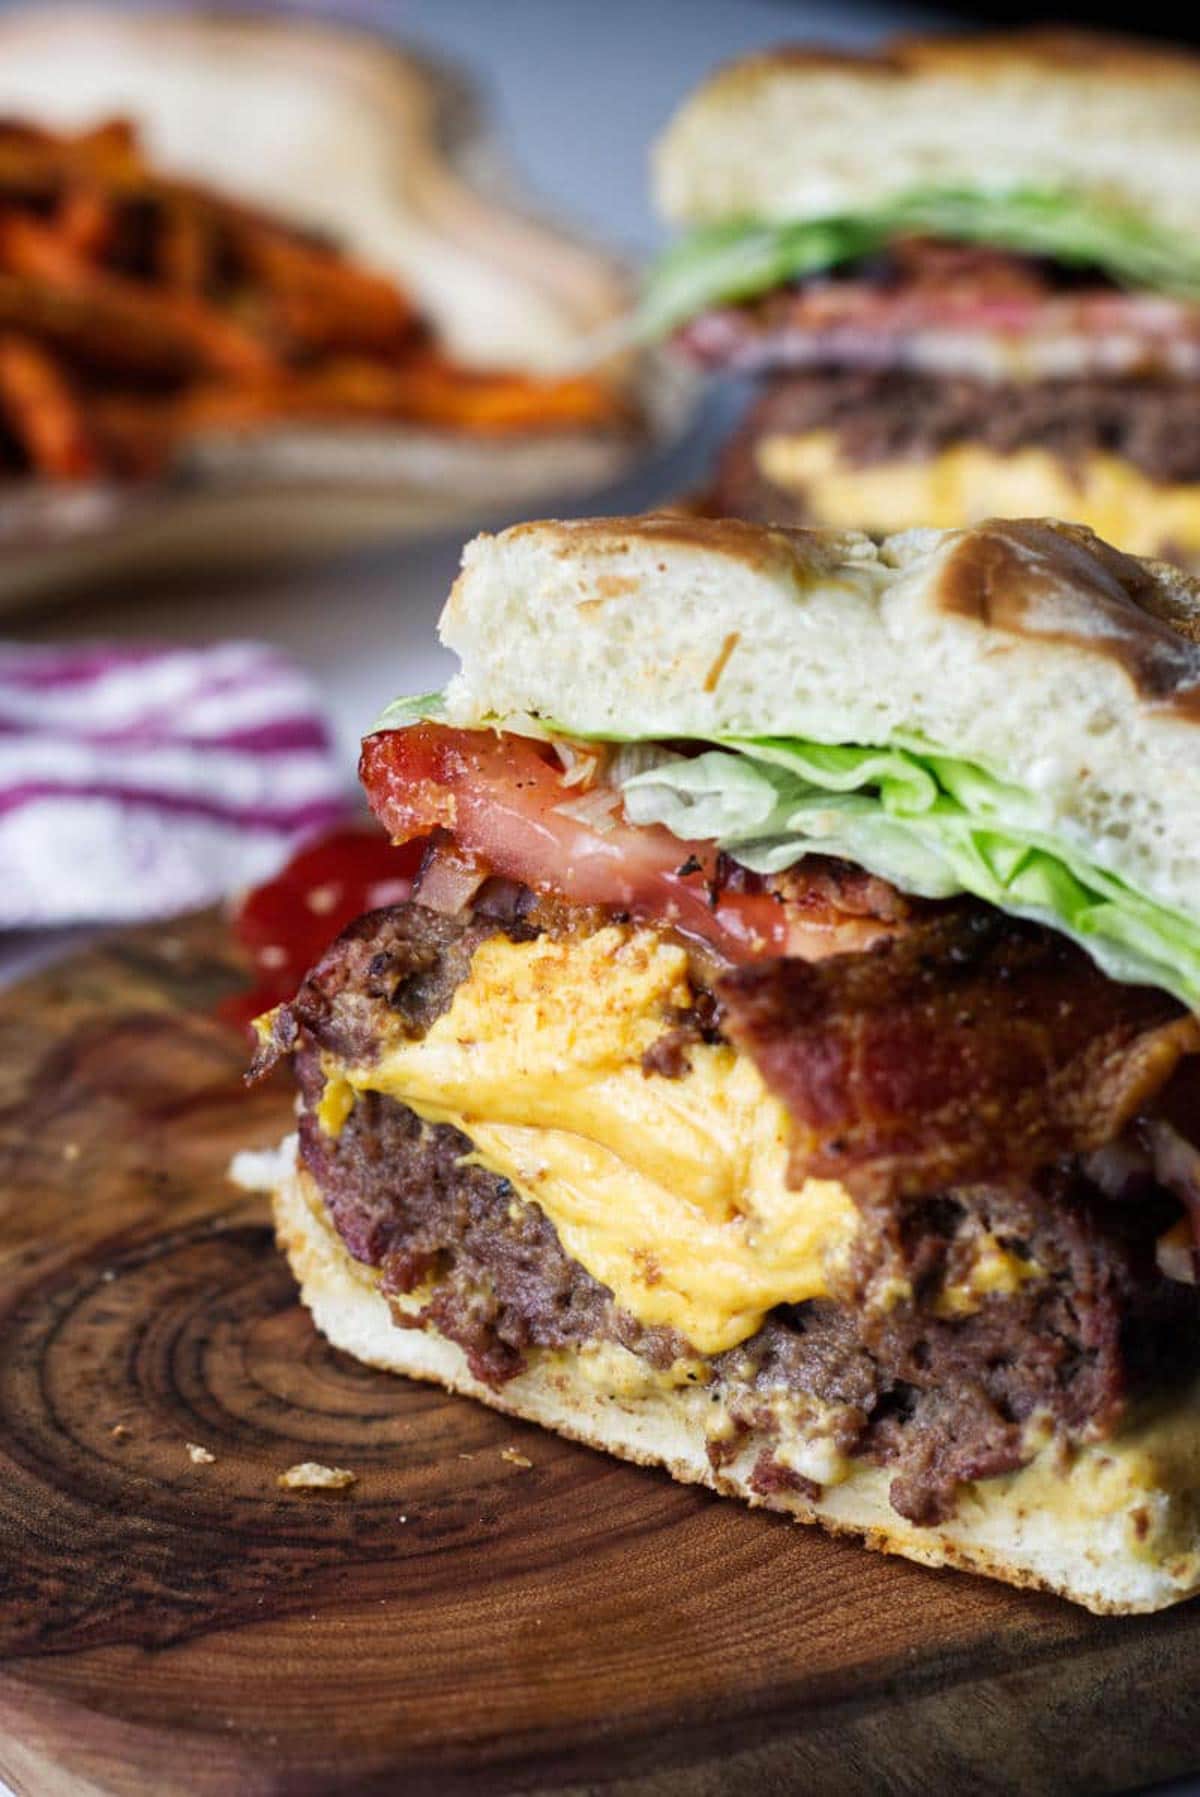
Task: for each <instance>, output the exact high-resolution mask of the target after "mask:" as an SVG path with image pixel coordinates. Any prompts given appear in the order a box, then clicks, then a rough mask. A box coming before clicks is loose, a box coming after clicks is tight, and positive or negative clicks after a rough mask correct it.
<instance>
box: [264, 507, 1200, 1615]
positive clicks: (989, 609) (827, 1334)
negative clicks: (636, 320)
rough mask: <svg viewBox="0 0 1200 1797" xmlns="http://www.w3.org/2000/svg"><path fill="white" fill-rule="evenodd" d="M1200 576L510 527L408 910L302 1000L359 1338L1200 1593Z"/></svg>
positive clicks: (307, 1265)
mask: <svg viewBox="0 0 1200 1797" xmlns="http://www.w3.org/2000/svg"><path fill="white" fill-rule="evenodd" d="M1198 624H1200V584H1197V583H1194V582H1192V581H1191V580H1190V579H1189V578H1188V577H1186V576H1184V575H1182V574H1180V573H1179V572H1177V571H1175V570H1173V569H1170V568H1168V567H1166V566H1163V565H1156V564H1153V563H1148V562H1144V561H1139V560H1136V559H1134V558H1132V557H1130V556H1127V555H1125V554H1122V553H1119V552H1117V551H1115V550H1113V549H1111V548H1110V547H1108V546H1107V545H1106V544H1105V543H1103V542H1102V541H1100V540H1099V539H1098V538H1096V537H1094V536H1092V535H1091V534H1090V533H1089V532H1088V531H1086V530H1084V529H1081V528H1078V527H1071V526H1064V525H1060V524H1054V523H1046V522H1037V521H1017V522H1014V521H1002V522H992V523H988V524H984V525H981V526H978V527H975V528H971V529H964V530H957V531H947V532H938V531H931V530H924V531H915V532H910V533H907V534H901V535H896V536H892V537H889V538H887V539H885V540H884V541H882V542H878V543H877V542H876V541H875V540H873V539H872V538H870V537H868V536H866V535H865V534H855V533H838V532H832V531H813V532H806V531H793V530H787V529H772V528H767V527H765V526H761V525H756V524H753V523H750V522H745V521H719V520H706V519H701V518H688V517H668V516H661V517H653V516H652V517H643V518H635V519H604V520H598V521H576V522H570V523H534V524H526V525H521V526H518V527H516V528H514V529H510V530H507V531H504V532H503V533H502V534H500V535H496V536H483V537H480V538H479V539H477V540H476V541H475V542H474V543H472V544H471V545H470V546H469V547H468V549H467V550H466V553H465V557H464V561H463V569H462V573H461V576H460V578H459V580H458V581H457V583H456V585H455V587H454V589H453V592H452V594H451V596H450V599H449V602H448V604H447V606H446V609H445V612H444V614H443V618H442V623H441V631H442V636H443V639H444V641H445V642H446V643H447V644H448V645H449V647H450V648H452V649H453V650H454V651H456V652H457V655H458V657H459V660H460V664H461V666H460V670H459V672H458V673H457V674H456V676H455V677H454V679H453V680H452V681H451V682H450V684H449V686H448V687H447V689H446V690H445V692H444V693H442V694H427V695H424V696H422V697H419V698H415V699H402V700H399V701H397V702H396V703H395V704H394V705H393V706H391V707H390V708H389V709H388V711H387V712H386V713H385V714H384V716H383V717H382V718H381V719H380V720H379V722H378V724H377V725H376V727H375V728H374V729H373V730H372V731H371V733H370V734H369V735H368V736H367V738H366V739H365V742H364V745H363V753H362V768H361V771H362V779H363V783H364V786H365V789H366V793H367V797H368V799H369V800H370V803H371V805H372V807H373V809H374V811H375V813H376V815H377V817H378V818H379V819H380V821H381V822H382V824H383V825H384V827H385V829H386V830H387V831H388V832H389V833H390V835H391V836H392V837H393V838H394V839H395V840H396V841H397V842H403V843H409V844H420V845H422V852H421V857H420V868H419V872H418V874H417V876H416V878H415V882H414V884H413V886H412V889H411V894H410V896H409V898H408V899H407V900H406V901H405V902H404V903H402V904H397V905H393V906H390V907H386V908H383V909H380V910H376V911H372V912H370V913H369V914H368V915H366V916H363V917H360V918H359V919H357V921H355V922H353V923H352V924H351V925H350V927H349V928H348V929H347V930H346V931H345V932H344V933H343V934H342V936H341V937H340V938H339V939H338V940H337V941H336V942H335V943H334V944H333V946H332V947H331V948H330V949H328V950H327V951H326V952H325V953H324V955H323V956H322V957H321V958H320V959H319V960H318V961H317V964H316V965H315V966H314V967H313V968H312V970H311V971H310V972H309V973H308V975H307V977H306V978H305V979H304V980H303V982H302V984H301V985H300V988H299V990H298V992H297V993H296V994H295V996H294V997H293V998H291V999H290V1000H289V1001H288V1002H285V1003H283V1004H281V1005H280V1006H278V1007H277V1008H276V1009H275V1010H274V1011H273V1012H271V1013H270V1014H269V1015H267V1016H265V1017H263V1018H262V1019H261V1020H260V1021H259V1024H258V1030H259V1035H260V1049H259V1055H258V1069H259V1070H260V1071H262V1070H265V1069H266V1068H268V1067H271V1066H273V1065H274V1064H275V1063H276V1062H277V1061H279V1060H280V1059H281V1058H285V1057H290V1058H291V1061H292V1063H293V1066H294V1070H295V1076H296V1079H297V1082H298V1086H299V1130H298V1135H297V1137H296V1138H295V1139H293V1140H290V1141H289V1142H287V1143H285V1144H284V1145H283V1147H282V1148H281V1150H280V1152H279V1155H278V1158H277V1162H276V1164H275V1166H274V1168H273V1170H272V1174H271V1179H272V1183H273V1186H274V1190H275V1206H276V1218H277V1227H278V1234H279V1239H280V1241H281V1243H282V1245H283V1248H284V1250H285V1251H286V1253H287V1255H288V1256H289V1258H290V1261H291V1264H292V1266H293V1268H294V1270H295V1273H296V1276H297V1278H298V1280H299V1282H300V1285H301V1289H302V1293H303V1297H304V1301H305V1302H306V1304H307V1305H308V1306H309V1307H310V1309H311V1311H312V1314H313V1317H314V1318H315V1321H316V1323H317V1326H318V1327H319V1328H320V1329H321V1330H322V1331H323V1332H324V1334H325V1335H326V1336H327V1337H328V1339H329V1340H330V1341H331V1342H333V1343H335V1344H336V1345H337V1346H338V1347H339V1348H342V1349H345V1350H346V1351H347V1352H349V1353H350V1354H352V1355H355V1356H357V1357H358V1358H359V1359H360V1360H363V1361H366V1362H369V1363H371V1364H373V1365H376V1366H380V1367H385V1368H389V1369H392V1370H394V1371H395V1372H398V1373H405V1374H408V1375H411V1376H413V1377H416V1378H421V1379H431V1380H435V1381H437V1382H438V1383H440V1384H441V1385H444V1386H446V1387H448V1388H450V1389H451V1390H454V1391H458V1392H462V1393H464V1394H467V1395H469V1396H471V1397H474V1398H477V1399H480V1400H482V1401H483V1402H484V1403H486V1404H490V1405H493V1406H494V1407H496V1408H497V1409H499V1410H503V1411H507V1412H509V1413H511V1414H512V1415H515V1416H518V1417H523V1418H527V1419H529V1420H530V1421H532V1422H535V1423H540V1424H543V1425H545V1426H546V1427H547V1428H550V1429H553V1430H556V1431H558V1432H559V1433H561V1434H564V1435H567V1436H570V1437H572V1438H574V1439H576V1440H578V1441H582V1442H587V1443H590V1444H592V1445H593V1446H595V1447H597V1448H602V1449H606V1450H608V1451H610V1452H612V1453H615V1454H618V1455H621V1456H624V1457H625V1458H627V1459H630V1460H636V1461H642V1462H647V1463H653V1464H655V1465H659V1466H663V1467H665V1468H667V1469H668V1471H670V1472H671V1473H672V1474H674V1475H675V1477H677V1478H679V1479H682V1480H688V1481H695V1482H700V1483H703V1484H705V1485H708V1486H710V1487H712V1488H713V1489H714V1490H716V1491H718V1492H723V1493H727V1494H729V1495H733V1496H738V1497H741V1498H744V1499H746V1500H748V1501H749V1502H750V1503H753V1504H762V1505H766V1506H769V1507H770V1508H772V1509H775V1510H781V1511H784V1512H787V1513H789V1514H790V1515H792V1516H794V1517H795V1518H797V1519H798V1520H800V1521H804V1522H819V1523H821V1524H823V1525H825V1526H826V1527H827V1528H830V1529H834V1530H840V1531H848V1532H850V1533H852V1534H854V1535H857V1536H860V1537H862V1538H863V1539H864V1540H865V1541H866V1542H867V1543H868V1544H869V1545H871V1546H874V1547H878V1548H884V1549H887V1550H889V1551H892V1552H896V1553H901V1554H904V1555H907V1556H908V1557H909V1558H911V1559H915V1560H921V1561H925V1562H927V1563H929V1564H934V1565H941V1564H952V1565H956V1566H962V1567H968V1568H973V1569H975V1570H977V1571H981V1572H985V1573H990V1574H992V1575H994V1576H996V1577H998V1578H1001V1579H1006V1580H1009V1581H1011V1582H1012V1583H1015V1584H1023V1585H1039V1586H1045V1587H1048V1588H1050V1589H1052V1590H1055V1591H1058V1592H1061V1593H1063V1594H1064V1595H1065V1596H1067V1597H1070V1598H1073V1599H1075V1600H1076V1601H1077V1602H1079V1603H1083V1604H1086V1605H1088V1606H1089V1607H1091V1608H1093V1609H1096V1610H1113V1611H1135V1610H1152V1609H1156V1608H1159V1607H1161V1606H1163V1605H1166V1604H1169V1603H1173V1602H1175V1601H1176V1600H1177V1599H1180V1598H1183V1597H1185V1596H1187V1595H1188V1594H1189V1593H1190V1592H1192V1591H1194V1590H1195V1589H1197V1587H1200V1386H1198V1384H1197V1372H1198V1370H1200V1366H1198V1363H1200V1327H1198V1324H1200V1296H1198V1288H1197V1282H1196V1281H1197V1239H1198V1236H1197V1230H1198V1226H1200V1158H1198V1150H1197V1146H1196V1142H1197V1140H1198V1139H1200V1137H1198V1130H1200V1109H1198V1108H1197V1094H1198V1092H1200V1086H1198V1084H1197V1072H1198V1070H1200V1060H1198V1057H1197V1050H1198V1049H1200V1028H1198V1025H1197V1021H1196V1017H1195V1012H1196V1009H1197V1006H1198V1005H1200V875H1198V874H1197V861H1196V856H1195V848H1194V845H1195V840H1196V834H1197V830H1198V828H1200V772H1198V771H1197V769H1198V767H1200V763H1198V761H1197V757H1196V753H1195V745H1196V739H1197V732H1198V730H1200V640H1198V630H1197V626H1198Z"/></svg>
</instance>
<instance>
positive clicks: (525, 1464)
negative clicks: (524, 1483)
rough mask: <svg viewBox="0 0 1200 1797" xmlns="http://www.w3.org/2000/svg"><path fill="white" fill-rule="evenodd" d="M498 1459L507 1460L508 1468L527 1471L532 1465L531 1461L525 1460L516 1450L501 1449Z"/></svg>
mask: <svg viewBox="0 0 1200 1797" xmlns="http://www.w3.org/2000/svg"><path fill="white" fill-rule="evenodd" d="M500 1458H501V1460H507V1461H508V1464H509V1465H510V1466H519V1467H521V1468H522V1469H523V1470H528V1468H529V1467H531V1466H532V1465H533V1461H532V1460H527V1459H526V1458H525V1455H524V1454H518V1452H517V1450H516V1448H501V1449H500Z"/></svg>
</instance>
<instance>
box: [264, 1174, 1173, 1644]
mask: <svg viewBox="0 0 1200 1797" xmlns="http://www.w3.org/2000/svg"><path fill="white" fill-rule="evenodd" d="M275 1222H276V1229H277V1232H278V1236H279V1242H280V1246H281V1247H282V1248H283V1250H284V1251H285V1253H286V1254H287V1256H288V1259H289V1261H290V1262H291V1266H292V1270H293V1272H294V1273H295V1275H296V1278H297V1279H298V1280H299V1282H300V1288H301V1296H302V1298H303V1300H304V1302H305V1304H306V1305H307V1306H308V1308H309V1310H310V1311H311V1312H312V1315H313V1320H314V1321H315V1323H316V1325H317V1327H318V1329H320V1331H321V1333H322V1334H323V1335H324V1336H325V1337H326V1338H327V1339H328V1340H329V1341H330V1342H332V1343H333V1344H334V1346H335V1347H338V1348H341V1349H343V1350H344V1351H345V1352H346V1353H348V1354H352V1355H354V1357H355V1358H356V1359H357V1360H362V1361H365V1362H367V1363H368V1364H369V1365H371V1366H377V1367H382V1368H385V1369H386V1370H387V1371H389V1372H394V1373H406V1374H408V1376H409V1377H410V1378H414V1379H429V1380H432V1381H433V1382H434V1383H435V1384H438V1385H444V1386H445V1387H446V1388H447V1389H448V1390H450V1391H456V1392H461V1393H463V1394H464V1395H465V1396H468V1397H473V1398H479V1399H480V1400H481V1401H482V1402H483V1403H485V1404H490V1405H491V1406H492V1407H493V1408H495V1409H497V1410H503V1411H507V1412H508V1413H509V1414H511V1415H513V1416H519V1417H523V1418H524V1419H525V1420H526V1421H528V1422H532V1423H540V1424H541V1425H542V1426H543V1427H544V1428H547V1429H553V1430H554V1431H555V1432H556V1433H557V1434H559V1435H565V1436H568V1437H569V1438H570V1439H571V1440H572V1441H580V1442H584V1443H586V1444H587V1445H588V1446H589V1447H594V1448H601V1449H605V1450H607V1451H608V1452H609V1453H612V1454H619V1455H620V1456H621V1457H622V1458H623V1459H625V1460H635V1461H638V1462H640V1463H641V1464H642V1465H648V1466H651V1465H652V1466H662V1467H665V1468H666V1469H667V1471H668V1472H670V1473H671V1475H672V1476H673V1477H674V1478H676V1479H680V1480H682V1481H684V1482H685V1483H688V1484H700V1485H708V1486H710V1487H711V1488H712V1489H713V1490H714V1491H719V1492H723V1493H724V1494H726V1495H727V1496H730V1497H740V1498H744V1499H745V1500H746V1502H747V1503H750V1504H761V1503H763V1502H764V1500H763V1499H762V1498H760V1497H758V1496H756V1495H755V1493H754V1492H753V1491H751V1489H750V1484H749V1480H750V1475H751V1470H752V1467H753V1462H754V1458H755V1456H756V1454H757V1452H758V1448H759V1446H760V1445H761V1444H759V1443H756V1442H754V1441H753V1440H752V1441H751V1444H750V1445H749V1446H748V1447H747V1448H746V1450H745V1452H744V1453H742V1454H741V1455H739V1457H738V1459H737V1460H736V1461H734V1462H732V1463H731V1464H729V1465H727V1466H725V1467H723V1468H722V1469H721V1470H720V1471H715V1470H714V1469H713V1467H712V1466H711V1465H710V1463H709V1459H708V1455H707V1452H706V1437H705V1432H704V1426H703V1421H702V1416H701V1412H702V1409H703V1404H704V1398H705V1394H704V1393H703V1392H700V1393H695V1392H692V1393H689V1392H688V1391H687V1390H686V1389H685V1390H673V1391H662V1390H657V1389H655V1388H654V1387H653V1386H652V1385H646V1386H645V1387H643V1388H641V1389H634V1388H633V1387H632V1386H631V1384H630V1383H628V1382H622V1384H621V1387H620V1389H619V1390H617V1389H614V1388H612V1387H610V1388H608V1389H606V1388H605V1387H604V1385H603V1384H601V1383H598V1381H597V1377H596V1374H595V1371H594V1370H589V1371H587V1372H585V1371H584V1369H583V1367H582V1365H581V1362H580V1359H579V1357H578V1356H574V1355H571V1354H569V1353H565V1352H559V1351H555V1352H550V1351H546V1350H543V1351H537V1350H535V1351H533V1352H532V1353H531V1354H530V1355H529V1364H528V1368H527V1370H526V1371H525V1372H524V1373H522V1374H520V1375H519V1376H518V1377H517V1378H515V1379H512V1380H510V1381H509V1382H508V1383H507V1384H506V1385H504V1386H503V1387H502V1388H501V1390H500V1391H498V1392H497V1391H492V1390H491V1389H490V1388H489V1387H487V1386H485V1385H481V1384H480V1382H479V1381H478V1380H477V1379H476V1378H474V1377H473V1376H472V1374H471V1372H470V1370H469V1369H468V1366H467V1363H466V1359H465V1357H464V1355H463V1353H462V1350H461V1349H460V1348H458V1347H457V1346H456V1345H455V1344H454V1343H453V1342H451V1341H448V1340H447V1339H446V1338H445V1337H443V1336H441V1335H439V1334H438V1333H437V1331H436V1330H433V1329H424V1330H416V1329H401V1328H397V1327H396V1325H395V1323H394V1322H393V1321H392V1316H391V1312H390V1309H389V1306H388V1301H387V1300H386V1299H385V1298H384V1297H383V1296H382V1295H381V1293H380V1292H379V1290H378V1288H377V1286H376V1283H375V1280H374V1276H373V1275H372V1274H371V1272H370V1271H369V1270H368V1269H366V1268H364V1267H362V1266H360V1265H359V1264H358V1263H357V1262H356V1261H354V1260H352V1259H351V1258H350V1256H349V1254H348V1253H347V1252H346V1250H345V1248H344V1247H343V1245H342V1243H341V1240H340V1239H339V1237H338V1236H337V1235H336V1234H335V1232H334V1231H333V1229H332V1228H331V1226H330V1224H329V1223H328V1221H327V1220H326V1217H325V1214H324V1208H323V1206H322V1204H321V1201H320V1198H319V1196H318V1194H317V1191H316V1188H315V1187H314V1186H313V1184H312V1182H311V1180H310V1179H309V1177H308V1175H307V1174H306V1173H305V1172H303V1171H302V1170H300V1169H298V1168H297V1166H296V1164H295V1160H294V1156H293V1154H292V1152H291V1151H290V1149H289V1150H288V1151H287V1152H286V1153H284V1154H282V1155H281V1158H280V1162H279V1165H278V1168H277V1172H276V1183H275ZM616 1352H618V1353H622V1352H623V1351H622V1350H617V1351H616ZM627 1358H628V1359H629V1360H630V1362H631V1363H632V1361H633V1356H627ZM631 1394H632V1395H631ZM888 1478H889V1476H888V1474H887V1472H886V1471H885V1470H883V1469H881V1468H878V1467H871V1466H868V1465H866V1464H865V1463H861V1462H860V1463H855V1464H854V1467H853V1470H852V1471H851V1473H850V1474H849V1476H848V1477H847V1478H845V1479H844V1480H843V1481H842V1482H841V1483H840V1484H837V1485H832V1486H827V1487H826V1488H825V1490H824V1494H823V1496H822V1497H821V1498H820V1500H819V1501H817V1502H810V1501H809V1500H808V1499H806V1498H803V1497H799V1496H797V1495H795V1494H794V1493H790V1492H780V1493H777V1494H773V1495H772V1496H771V1498H770V1499H769V1500H767V1502H768V1503H769V1506H770V1507H771V1508H773V1509H778V1510H785V1511H788V1512H790V1514H791V1515H792V1516H794V1517H795V1519H796V1520H797V1521H798V1522H816V1523H820V1524H822V1525H823V1526H824V1527H825V1528H827V1529H831V1530H833V1531H835V1532H837V1533H839V1534H852V1535H857V1536H860V1537H861V1538H862V1539H863V1541H864V1542H865V1543H866V1545H867V1546H868V1547H872V1548H877V1549H879V1550H881V1551H882V1552H884V1553H893V1554H903V1555H904V1556H905V1558H907V1559H910V1560H919V1561H921V1562H923V1563H924V1564H925V1565H928V1566H960V1567H964V1568H965V1569H967V1570H968V1571H971V1572H981V1573H987V1574H989V1575H990V1576H991V1577H993V1578H998V1579H1004V1580H1005V1581H1007V1582H1008V1583H1009V1584H1012V1585H1027V1586H1039V1587H1042V1588H1044V1589H1046V1590H1050V1591H1057V1592H1059V1593H1061V1595H1062V1596H1064V1597H1069V1598H1071V1599H1073V1601H1074V1602H1076V1603H1080V1604H1084V1605H1086V1606H1087V1608H1088V1609H1090V1610H1097V1611H1112V1612H1121V1613H1125V1612H1134V1611H1145V1610H1158V1609H1162V1608H1163V1607H1165V1606H1166V1605H1168V1604H1172V1603H1177V1602H1179V1600H1180V1599H1181V1598H1184V1597H1187V1596H1189V1595H1190V1594H1191V1593H1192V1592H1193V1591H1195V1590H1197V1589H1198V1588H1200V1506H1198V1499H1200V1409H1198V1408H1197V1403H1196V1394H1193V1395H1192V1396H1191V1397H1190V1399H1189V1400H1188V1402H1187V1403H1186V1404H1184V1403H1183V1402H1181V1403H1180V1404H1179V1405H1178V1406H1177V1409H1176V1410H1175V1412H1174V1413H1173V1414H1171V1415H1169V1416H1165V1417H1160V1418H1159V1419H1158V1420H1157V1421H1155V1422H1153V1423H1143V1424H1142V1425H1141V1426H1140V1427H1139V1428H1137V1429H1136V1430H1131V1431H1130V1432H1129V1433H1128V1434H1127V1435H1126V1436H1125V1437H1123V1438H1121V1439H1119V1440H1117V1441H1115V1442H1110V1443H1106V1444H1105V1445H1104V1446H1103V1447H1095V1448H1085V1449H1083V1450H1082V1451H1080V1452H1079V1453H1078V1454H1077V1455H1076V1456H1075V1458H1074V1460H1073V1461H1072V1462H1071V1463H1070V1464H1060V1462H1059V1461H1058V1459H1057V1458H1056V1456H1055V1454H1054V1451H1053V1450H1052V1449H1047V1450H1044V1451H1043V1453H1042V1455H1041V1456H1039V1458H1038V1459H1037V1460H1035V1461H1033V1462H1032V1463H1031V1464H1030V1465H1029V1466H1027V1467H1026V1468H1025V1469H1024V1471H1022V1472H1020V1473H1016V1474H1012V1475H1010V1476H1007V1477H1005V1478H1001V1479H992V1480H988V1481H986V1482H984V1483H981V1484H979V1485H976V1486H974V1487H972V1488H971V1491H970V1493H969V1495H967V1496H965V1497H964V1499H963V1502H962V1503H961V1505H960V1507H959V1513H958V1514H957V1515H956V1516H955V1517H953V1518H952V1519H951V1520H950V1521H949V1522H947V1523H944V1524H941V1525H939V1526H938V1527H936V1528H917V1527H915V1526H914V1525H913V1524H912V1523H909V1522H906V1521H905V1520H904V1518H903V1517H901V1516H899V1515H897V1513H896V1512H895V1511H894V1510H893V1509H892V1507H891V1505H890V1504H889V1503H888V1496H887V1492H888Z"/></svg>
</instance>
